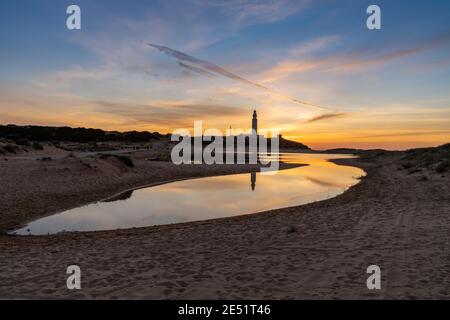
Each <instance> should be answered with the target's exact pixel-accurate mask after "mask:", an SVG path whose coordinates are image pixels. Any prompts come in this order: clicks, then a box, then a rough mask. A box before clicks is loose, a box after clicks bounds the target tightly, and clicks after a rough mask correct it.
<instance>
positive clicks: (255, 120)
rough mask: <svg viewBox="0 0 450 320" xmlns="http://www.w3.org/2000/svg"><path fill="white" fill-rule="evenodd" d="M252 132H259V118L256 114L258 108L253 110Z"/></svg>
mask: <svg viewBox="0 0 450 320" xmlns="http://www.w3.org/2000/svg"><path fill="white" fill-rule="evenodd" d="M252 134H256V135H257V134H258V118H257V115H256V110H254V111H253V119H252Z"/></svg>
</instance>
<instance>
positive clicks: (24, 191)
mask: <svg viewBox="0 0 450 320" xmlns="http://www.w3.org/2000/svg"><path fill="white" fill-rule="evenodd" d="M147 157H148V155H145V153H136V154H135V155H132V158H133V161H134V164H135V165H134V167H133V168H129V167H127V166H126V165H124V164H123V163H121V162H120V161H118V160H117V159H115V158H107V159H100V158H99V157H86V158H83V157H78V156H70V157H66V156H64V157H61V158H55V160H52V161H37V160H35V159H34V160H31V159H25V158H24V159H19V158H17V159H12V158H9V159H8V161H6V160H4V159H0V161H1V165H0V171H1V176H2V183H1V185H0V195H1V202H0V207H1V210H0V218H1V219H0V228H1V229H2V230H3V231H5V230H8V229H11V228H14V227H18V226H21V225H23V224H24V223H26V222H28V221H30V220H34V219H36V218H38V217H41V216H45V215H49V214H52V213H56V212H59V211H62V210H65V209H68V208H72V207H76V206H79V205H82V204H86V203H89V202H92V201H96V200H99V199H103V198H106V197H109V196H112V195H114V194H116V193H118V192H120V191H123V190H126V189H129V188H134V187H137V186H140V185H149V184H158V183H163V182H166V181H172V180H176V179H186V178H191V177H201V176H210V175H223V174H230V173H238V172H250V171H252V170H255V169H257V167H255V166H248V165H244V166H238V165H231V166H230V165H222V166H220V165H218V166H203V165H202V166H198V165H197V166H187V167H184V166H174V165H172V164H171V163H169V162H163V161H149V160H147ZM404 157H405V154H403V153H386V154H384V155H379V156H377V157H368V158H362V159H345V160H336V161H335V162H336V163H338V164H345V165H351V166H357V167H360V168H362V169H364V170H365V171H366V173H367V176H366V177H365V178H363V179H362V181H361V182H360V183H359V184H357V185H356V186H354V187H352V188H351V189H350V190H348V191H347V192H345V193H344V194H342V195H340V196H338V197H335V198H332V199H329V200H326V201H321V202H316V203H311V204H307V205H303V206H298V207H292V208H285V209H279V210H272V211H268V212H262V213H257V214H249V215H244V216H239V217H232V218H223V219H216V220H209V221H201V222H193V223H186V224H176V225H167V226H155V227H146V228H136V229H128V230H115V231H102V232H89V233H67V234H60V235H52V236H39V237H35V236H24V237H13V236H7V235H2V236H0V252H1V257H2V259H1V260H0V284H1V285H0V298H8V299H24V298H25V299H44V298H49V299H55V298H56V299H65V298H76V299H86V298H93V299H120V298H123V299H357V298H358V299H361V298H362V299H366V298H367V299H369V298H375V299H405V298H424V299H436V298H446V299H448V298H450V259H449V254H448V252H449V249H450V215H449V212H450V199H449V194H450V190H449V189H450V183H449V179H450V178H449V174H448V171H447V172H444V173H438V172H436V171H435V170H432V169H430V168H427V167H424V168H421V169H420V170H418V169H416V170H412V169H411V166H412V165H411V163H408V164H405V160H404ZM5 159H7V158H5ZM411 161H412V162H413V164H414V160H411ZM287 167H288V165H285V167H283V168H287ZM249 213H250V212H249ZM71 264H77V265H79V266H80V267H81V268H82V290H79V291H69V290H67V288H66V285H65V282H66V278H67V275H66V267H67V266H68V265H71ZM371 264H377V265H379V266H380V268H381V272H382V289H381V290H378V291H371V290H368V289H367V287H366V279H367V276H368V275H367V274H366V268H367V267H368V266H369V265H371Z"/></svg>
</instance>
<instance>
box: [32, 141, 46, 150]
mask: <svg viewBox="0 0 450 320" xmlns="http://www.w3.org/2000/svg"><path fill="white" fill-rule="evenodd" d="M31 147H32V148H33V149H34V150H36V151H38V150H44V147H43V146H42V145H40V144H39V143H37V142H34V143H33V144H32V145H31Z"/></svg>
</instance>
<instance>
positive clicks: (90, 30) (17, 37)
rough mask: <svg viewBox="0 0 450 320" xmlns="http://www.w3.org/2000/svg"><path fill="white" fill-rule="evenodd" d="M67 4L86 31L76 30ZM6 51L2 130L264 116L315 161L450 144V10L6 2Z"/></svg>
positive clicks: (147, 125) (392, 5)
mask: <svg viewBox="0 0 450 320" xmlns="http://www.w3.org/2000/svg"><path fill="white" fill-rule="evenodd" d="M70 4H77V5H79V6H80V7H81V11H82V30H79V31H69V30H67V29H66V24H65V21H66V18H67V15H66V13H65V11H66V8H67V6H68V5H70ZM370 4H377V5H379V6H380V8H381V12H382V29H381V30H376V31H371V30H368V29H367V28H366V18H367V14H366V8H367V7H368V6H369V5H370ZM0 38H1V39H2V50H1V51H0V70H1V73H0V83H1V87H0V90H1V95H0V123H18V124H47V125H71V126H89V127H101V128H104V129H116V130H129V129H137V130H151V131H155V130H158V131H162V132H171V131H172V130H174V129H176V128H181V127H187V128H190V127H191V126H192V123H193V120H203V121H204V123H205V125H206V126H208V127H217V128H226V127H228V126H229V125H233V126H234V127H241V128H245V129H246V127H248V126H249V118H250V115H251V111H252V110H253V109H257V110H258V112H259V114H260V119H261V121H262V126H266V127H276V128H278V129H280V130H281V132H282V133H283V134H284V135H285V136H288V137H291V138H292V139H296V140H299V141H302V142H306V143H309V144H310V145H312V146H315V147H319V148H320V147H324V148H325V147H337V146H356V147H386V148H391V149H395V148H406V147H412V146H425V145H437V144H440V143H443V142H448V141H449V140H450V139H449V137H450V93H449V92H450V90H449V89H450V88H449V83H450V81H449V80H450V79H449V78H450V2H449V1H403V0H394V1H393V0H390V1H364V0H359V1H356V0H354V1H306V0H297V1H287V0H278V1H274V0H272V1H244V0H230V1H217V0H210V1H206V0H190V1H170V0H169V1H167V0H166V1H143V0H141V1H138V0H135V1H133V0H131V1H120V0H113V1H111V0H109V1H99V0H96V1H94V0H88V1H57V0H40V1H38V0H27V1H12V0H4V1H2V2H1V3H0ZM147 43H152V44H155V45H158V46H164V47H168V48H170V49H173V50H176V51H177V52H181V53H184V54H186V55H188V56H189V57H194V58H196V59H198V60H200V61H206V62H208V63H211V64H213V65H214V66H219V67H221V68H222V70H226V71H227V72H229V73H231V74H232V75H236V76H239V77H240V78H242V79H245V80H248V82H251V83H254V84H257V85H260V86H263V87H264V88H269V89H270V91H267V90H265V89H261V88H258V87H257V86H254V85H251V84H249V83H245V82H243V81H240V80H236V78H233V77H228V76H226V75H225V76H224V74H223V72H222V73H221V72H219V73H217V72H216V71H217V70H212V73H211V72H209V71H211V69H208V68H206V69H204V67H205V65H204V64H202V63H200V64H198V63H197V64H196V63H191V62H192V61H187V60H184V61H181V60H180V59H179V58H176V57H174V56H173V55H170V54H165V53H164V52H163V51H161V50H158V49H156V48H155V47H150V46H148V45H147ZM186 62H189V63H190V64H189V65H188V66H186ZM199 68H200V69H202V70H199ZM205 71H206V72H205ZM289 98H293V99H298V100H302V101H307V102H308V103H311V104H314V105H316V106H320V108H316V107H311V106H308V105H301V104H298V103H294V102H293V100H292V99H291V100H289Z"/></svg>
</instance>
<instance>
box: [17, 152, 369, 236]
mask: <svg viewBox="0 0 450 320" xmlns="http://www.w3.org/2000/svg"><path fill="white" fill-rule="evenodd" d="M344 157H348V155H342V156H339V155H334V156H333V155H323V154H283V155H282V159H283V161H285V162H288V163H303V164H308V166H302V167H297V168H293V169H289V170H282V171H279V172H278V173H277V174H275V175H262V174H261V173H256V172H253V173H251V174H250V188H249V187H248V174H236V175H228V176H219V177H208V178H199V179H191V180H184V181H178V182H173V183H168V184H164V185H159V186H155V187H149V188H144V189H139V190H135V191H134V192H133V191H127V192H126V193H123V194H121V195H119V196H117V197H114V198H111V199H109V200H108V201H106V202H98V203H94V204H90V205H87V206H84V207H80V208H76V209H72V210H68V211H66V212H62V213H60V214H56V215H53V216H49V217H46V218H42V219H39V220H37V221H34V222H32V223H30V224H29V225H28V226H26V227H24V228H22V229H20V230H18V231H17V234H21V235H25V234H29V233H31V234H48V233H50V234H51V233H57V232H61V231H94V230H111V229H121V228H132V227H141V226H151V225H161V224H170V223H179V222H188V221H198V220H205V219H212V218H219V217H227V216H234V215H240V214H248V213H254V212H260V211H264V210H269V209H275V208H281V207H288V206H294V205H301V204H305V203H309V202H314V201H319V200H324V199H327V198H330V197H334V196H336V195H338V194H340V193H342V192H344V191H345V190H346V189H347V188H349V187H350V186H352V185H354V184H356V183H357V182H358V180H357V179H356V178H358V177H360V176H362V175H364V172H363V171H362V170H360V169H358V168H354V167H348V166H338V165H335V164H333V163H331V162H329V161H326V160H327V159H333V158H344ZM256 180H258V187H256Z"/></svg>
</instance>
